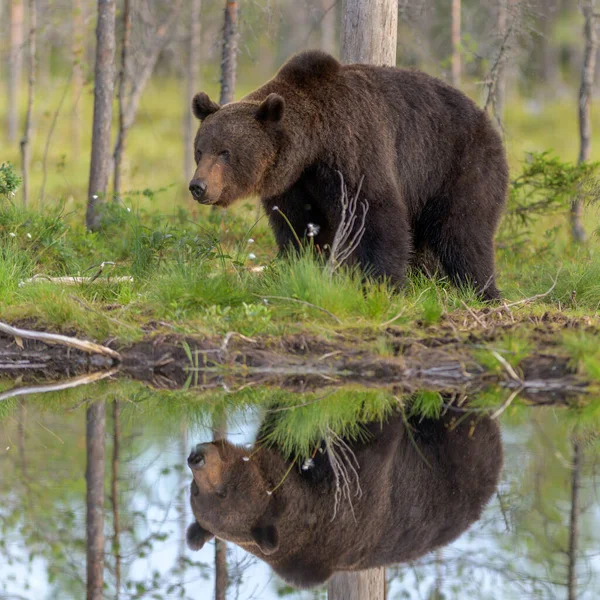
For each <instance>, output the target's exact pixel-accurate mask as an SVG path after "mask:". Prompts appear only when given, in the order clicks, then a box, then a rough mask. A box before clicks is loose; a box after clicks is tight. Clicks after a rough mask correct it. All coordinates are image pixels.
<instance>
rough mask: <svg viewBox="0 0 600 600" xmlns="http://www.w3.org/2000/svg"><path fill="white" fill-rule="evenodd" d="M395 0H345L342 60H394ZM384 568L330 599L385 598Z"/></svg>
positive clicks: (341, 578)
mask: <svg viewBox="0 0 600 600" xmlns="http://www.w3.org/2000/svg"><path fill="white" fill-rule="evenodd" d="M397 38H398V2H397V0H372V1H371V2H364V0H345V3H344V11H343V15H342V48H341V56H342V61H343V62H345V63H368V64H375V65H395V64H396V42H397ZM385 595H386V590H385V569H383V568H379V569H370V570H368V571H358V572H354V573H353V572H348V573H337V574H335V575H334V576H333V577H332V578H331V579H330V581H329V585H328V586H327V597H328V598H329V600H384V598H385Z"/></svg>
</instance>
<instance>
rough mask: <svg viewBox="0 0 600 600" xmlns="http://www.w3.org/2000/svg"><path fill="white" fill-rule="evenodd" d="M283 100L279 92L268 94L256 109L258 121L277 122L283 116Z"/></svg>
mask: <svg viewBox="0 0 600 600" xmlns="http://www.w3.org/2000/svg"><path fill="white" fill-rule="evenodd" d="M284 109H285V100H284V99H283V98H282V97H281V96H280V95H279V94H269V95H268V96H267V97H266V98H265V99H264V100H263V103H262V104H261V105H260V106H259V107H258V110H257V111H256V118H257V119H258V120H259V121H263V122H266V121H269V122H271V123H278V122H279V121H281V119H282V118H283V111H284Z"/></svg>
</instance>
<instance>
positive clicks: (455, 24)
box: [451, 0, 462, 87]
mask: <svg viewBox="0 0 600 600" xmlns="http://www.w3.org/2000/svg"><path fill="white" fill-rule="evenodd" d="M460 5H461V2H460V0H452V16H451V19H452V27H451V29H452V85H454V86H456V87H458V86H459V85H460V77H461V71H462V65H461V41H460V38H461V31H460Z"/></svg>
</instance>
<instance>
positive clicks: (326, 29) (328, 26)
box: [321, 0, 336, 54]
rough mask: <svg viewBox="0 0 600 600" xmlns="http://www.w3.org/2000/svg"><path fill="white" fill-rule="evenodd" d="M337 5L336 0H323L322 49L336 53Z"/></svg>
mask: <svg viewBox="0 0 600 600" xmlns="http://www.w3.org/2000/svg"><path fill="white" fill-rule="evenodd" d="M335 5H336V0H321V7H322V9H323V17H322V18H321V50H323V52H327V53H329V54H334V53H335V16H336V15H335Z"/></svg>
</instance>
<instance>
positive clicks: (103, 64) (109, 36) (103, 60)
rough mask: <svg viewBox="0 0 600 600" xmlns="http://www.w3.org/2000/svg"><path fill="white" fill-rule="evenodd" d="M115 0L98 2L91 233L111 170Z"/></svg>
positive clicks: (88, 215) (89, 208) (89, 209)
mask: <svg viewBox="0 0 600 600" xmlns="http://www.w3.org/2000/svg"><path fill="white" fill-rule="evenodd" d="M114 80H115V0H98V24H97V26H96V68H95V80H94V123H93V127H92V158H91V164H90V181H89V185H88V205H87V212H86V216H85V222H86V226H87V228H88V229H90V230H92V231H94V230H96V229H98V227H99V225H100V222H99V221H100V215H99V212H98V206H99V204H100V202H101V197H104V196H105V195H106V191H107V189H108V178H109V175H110V168H111V153H110V127H111V122H112V101H113V95H114V91H115V86H114Z"/></svg>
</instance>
